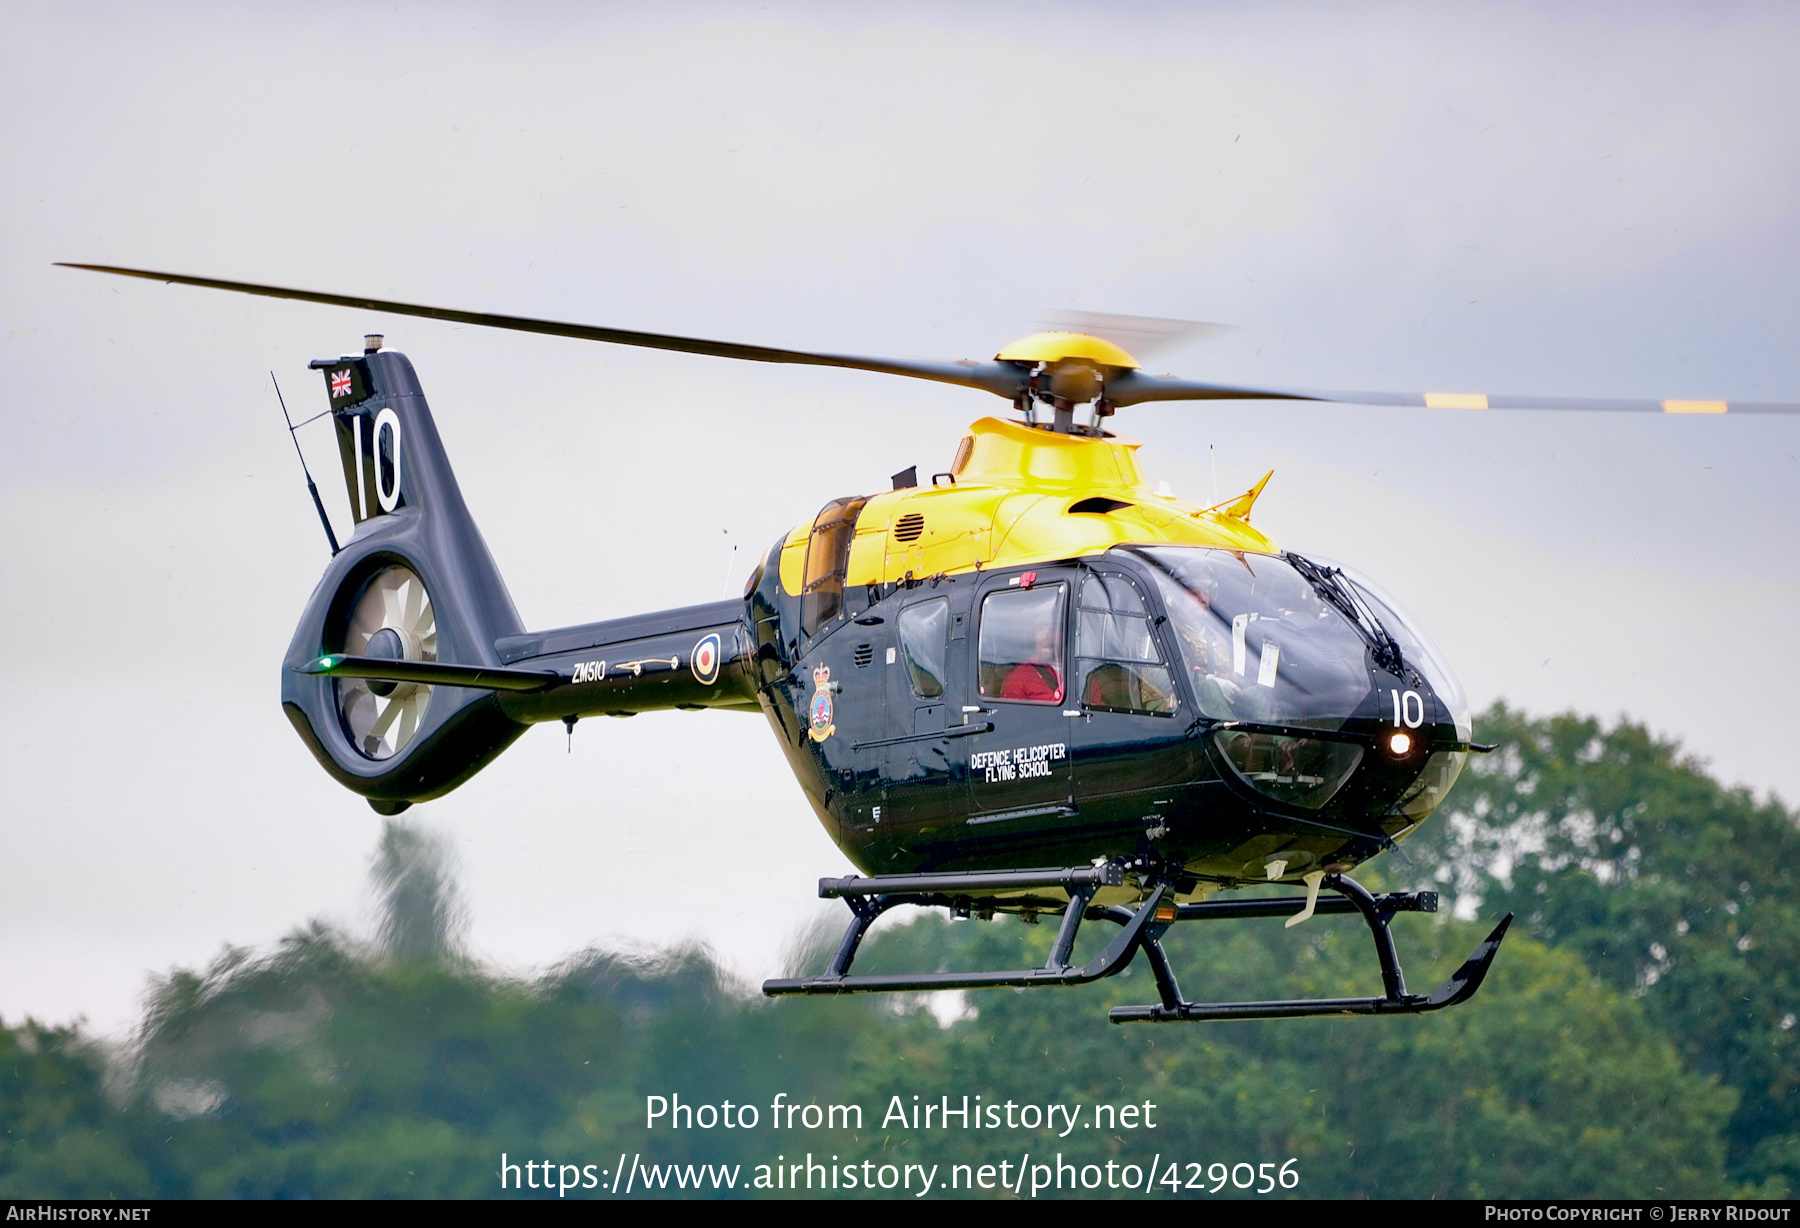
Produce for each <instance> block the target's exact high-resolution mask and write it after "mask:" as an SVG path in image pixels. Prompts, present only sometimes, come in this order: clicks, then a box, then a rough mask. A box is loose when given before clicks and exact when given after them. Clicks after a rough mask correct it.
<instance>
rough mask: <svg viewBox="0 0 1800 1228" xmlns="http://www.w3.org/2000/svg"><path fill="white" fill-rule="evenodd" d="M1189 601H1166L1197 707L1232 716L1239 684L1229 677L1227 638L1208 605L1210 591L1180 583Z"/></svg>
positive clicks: (1219, 716)
mask: <svg viewBox="0 0 1800 1228" xmlns="http://www.w3.org/2000/svg"><path fill="white" fill-rule="evenodd" d="M1184 587H1185V588H1186V589H1187V595H1188V596H1189V597H1191V598H1192V600H1191V601H1181V602H1177V601H1176V600H1175V599H1174V598H1171V599H1170V601H1169V612H1170V613H1171V614H1172V615H1174V618H1173V619H1172V620H1171V621H1173V623H1174V624H1175V631H1176V634H1177V635H1179V636H1180V637H1181V648H1182V652H1183V654H1184V655H1185V656H1186V657H1187V659H1188V665H1189V666H1190V668H1191V669H1192V670H1193V673H1194V691H1195V693H1196V697H1197V698H1198V699H1199V701H1200V710H1201V711H1202V712H1204V713H1205V714H1206V715H1208V716H1210V717H1212V718H1213V719H1215V720H1232V719H1235V718H1236V717H1237V715H1238V713H1237V707H1236V703H1235V702H1234V701H1235V700H1236V699H1237V698H1238V696H1239V694H1240V693H1241V688H1240V687H1239V686H1238V684H1237V682H1236V681H1235V680H1234V679H1233V678H1232V677H1231V664H1232V662H1231V642H1230V641H1229V640H1228V639H1226V638H1225V635H1224V633H1223V632H1222V631H1221V630H1220V629H1219V626H1218V617H1217V615H1215V614H1214V613H1213V609H1212V593H1211V591H1210V590H1209V589H1207V588H1206V587H1205V585H1203V584H1198V583H1192V582H1190V583H1189V584H1188V585H1185V586H1184Z"/></svg>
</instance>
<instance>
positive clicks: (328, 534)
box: [269, 371, 343, 558]
mask: <svg viewBox="0 0 1800 1228" xmlns="http://www.w3.org/2000/svg"><path fill="white" fill-rule="evenodd" d="M269 382H270V383H271V384H274V385H275V400H276V401H277V402H279V403H280V405H281V416H282V418H283V420H285V421H286V422H287V429H288V438H289V439H290V440H292V441H293V444H294V455H295V456H298V457H299V458H300V472H301V473H304V474H305V475H306V489H307V492H308V493H309V494H311V495H312V501H313V506H314V507H315V508H317V509H318V510H319V523H320V524H321V525H323V526H324V527H325V540H326V541H328V542H330V543H331V557H332V558H336V557H337V555H338V551H339V550H341V549H343V547H342V546H340V545H338V539H337V534H336V533H333V532H332V531H331V520H330V518H329V517H327V516H326V515H325V501H324V500H323V499H320V498H319V488H318V487H317V486H315V485H313V479H312V470H310V469H308V468H307V467H306V453H304V452H302V451H301V450H300V440H299V439H298V438H297V437H296V436H295V435H294V431H295V430H296V428H295V426H294V420H293V418H292V417H290V416H289V414H288V409H287V398H286V397H284V396H282V395H281V385H280V384H279V383H277V382H276V380H275V372H273V371H271V372H269ZM315 416H320V415H315ZM311 421H312V419H311V418H308V419H307V420H306V422H311ZM306 422H302V423H301V424H300V425H301V426H305V425H306Z"/></svg>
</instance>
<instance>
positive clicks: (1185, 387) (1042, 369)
mask: <svg viewBox="0 0 1800 1228" xmlns="http://www.w3.org/2000/svg"><path fill="white" fill-rule="evenodd" d="M62 267H65V268H73V269H88V270H91V271H93V272H96V273H114V274H118V275H120V276H123V277H140V278H145V279H148V280H151V281H165V282H174V283H177V284H180V285H189V286H204V287H207V288H210V289H215V290H231V291H235V292H237V293H240V294H256V295H262V296H264V297H267V298H286V299H298V300H301V301H303V302H311V303H324V304H328V305H331V306H336V307H354V308H359V309H361V310H364V311H378V312H383V313H386V314H389V315H408V316H422V317H424V318H426V319H432V320H447V321H450V322H453V323H458V324H477V325H481V326H482V327H486V328H505V329H511V330H513V331H515V332H528V333H544V334H546V335H549V336H555V337H573V338H577V339H580V340H586V341H607V342H611V343H613V344H615V345H634V346H642V347H646V348H649V349H658V350H677V351H680V352H682V353H688V354H711V355H714V356H716V357H719V358H737V359H743V360H745V361H749V362H775V363H794V364H799V365H803V366H818V367H843V368H847V369H851V370H857V371H877V372H881V373H883V374H887V375H904V376H908V377H910V378H913V379H925V380H933V381H935V382H938V383H945V384H958V385H961V386H963V387H966V388H978V389H980V390H981V391H983V392H991V393H993V394H994V395H996V396H999V397H1004V398H1005V399H1007V400H1009V401H1011V402H1012V403H1013V405H1014V407H1015V408H1017V409H1018V410H1019V411H1020V412H1021V413H1023V414H1025V415H1026V418H1027V419H1028V420H1033V421H1035V411H1036V407H1037V406H1038V405H1040V404H1042V405H1046V406H1048V407H1050V408H1051V410H1052V411H1053V417H1052V420H1051V421H1050V422H1049V423H1046V424H1045V425H1046V426H1047V427H1048V428H1049V429H1051V430H1056V431H1062V432H1073V433H1096V432H1098V431H1099V430H1100V423H1101V420H1102V419H1103V418H1105V417H1107V416H1109V415H1110V414H1111V413H1112V412H1113V410H1114V409H1116V408H1118V407H1121V406H1126V405H1140V404H1143V403H1145V402H1148V401H1243V400H1265V401H1267V400H1274V401H1322V402H1330V403H1336V404H1344V405H1393V406H1405V407H1410V408H1415V409H1456V410H1468V409H1541V410H1599V411H1607V412H1615V413H1621V412H1622V413H1664V414H1723V413H1728V412H1729V413H1740V414H1742V413H1750V414H1792V413H1800V403H1794V402H1771V401H1755V402H1744V401H1729V402H1727V401H1723V400H1703V399H1666V400H1650V399H1614V398H1597V397H1559V396H1518V395H1508V394H1490V393H1482V392H1346V391H1337V390H1330V389H1313V388H1268V387H1251V386H1246V385H1240V384H1215V383H1205V382H1199V381H1194V380H1184V379H1177V378H1175V377H1173V376H1154V375H1147V374H1145V373H1144V372H1143V371H1142V370H1141V369H1140V367H1139V363H1138V359H1137V358H1136V357H1134V355H1133V351H1132V350H1131V348H1130V347H1129V346H1128V345H1126V344H1124V342H1125V341H1126V340H1128V339H1129V338H1130V337H1131V336H1136V337H1138V339H1139V344H1140V345H1141V346H1143V345H1147V346H1148V347H1149V349H1147V350H1146V352H1149V350H1151V349H1155V348H1161V346H1162V345H1166V344H1181V343H1185V342H1187V341H1191V340H1196V339H1198V338H1200V337H1202V336H1205V335H1208V334H1210V333H1215V332H1217V331H1218V330H1219V329H1220V328H1221V327H1222V326H1220V325H1210V324H1202V323H1200V322H1198V321H1189V320H1166V319H1157V318H1152V317H1143V316H1106V315H1101V314H1098V313H1086V314H1079V315H1070V316H1068V317H1066V318H1067V319H1068V320H1069V321H1070V322H1071V323H1073V324H1084V325H1085V326H1086V327H1087V328H1088V329H1089V330H1090V331H1053V332H1045V333H1037V334H1034V335H1032V336H1030V337H1026V338H1022V339H1020V340H1019V341H1015V342H1013V343H1012V344H1011V345H1009V346H1007V347H1006V348H1004V349H1002V350H1001V351H1000V352H999V353H998V354H996V355H995V356H994V357H993V358H992V359H988V360H986V361H975V360H964V361H956V362H937V361H928V360H914V359H898V358H883V357H878V356H872V355H861V354H827V353H817V352H813V351H809V350H784V349H775V348H773V347H770V346H761V345H745V344H741V343H738V342H733V341H710V340H705V339H703V338H698V337H677V336H673V335H670V334H665V333H646V332H634V331H631V330H628V329H620V328H602V327H599V326H597V325H590V324H574V323H567V322H562V321H557V320H539V319H533V318H530V317H527V316H509V315H498V314H494V313H491V312H478V311H461V310H456V309H453V308H448V307H431V306H426V305H423V304H419V303H402V302H395V301H392V300H388V299H377V298H367V297H359V296H355V295H347V294H325V293H322V292H319V291H315V290H295V289H290V288H286V287H281V286H266V285H260V284H257V283H253V282H242V281H225V280H221V279H218V278H211V277H191V276H188V275H186V274H181V273H159V272H154V271H151V270H148V269H130V268H122V267H119V266H116V265H104V264H74V263H66V262H64V263H63V266H62ZM1089 402H1091V403H1092V404H1093V406H1094V411H1093V418H1092V420H1091V422H1089V423H1088V424H1086V425H1079V426H1078V425H1077V424H1076V422H1075V418H1074V409H1075V407H1076V406H1077V405H1082V404H1087V403H1089Z"/></svg>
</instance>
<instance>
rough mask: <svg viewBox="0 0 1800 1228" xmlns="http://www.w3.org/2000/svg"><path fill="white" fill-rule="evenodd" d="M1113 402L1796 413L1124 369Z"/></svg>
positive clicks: (1766, 407)
mask: <svg viewBox="0 0 1800 1228" xmlns="http://www.w3.org/2000/svg"><path fill="white" fill-rule="evenodd" d="M1106 399H1107V400H1109V401H1111V402H1112V403H1113V404H1115V405H1139V404H1142V403H1143V402H1146V401H1237V400H1245V401H1329V402H1333V403H1335V404H1339V405H1399V406H1407V407H1411V408H1413V409H1552V410H1569V409H1575V410H1599V411H1602V412H1612V413H1644V414H1723V413H1727V412H1729V413H1734V414H1800V404H1796V403H1793V402H1787V401H1730V402H1726V401H1679V400H1668V401H1649V400H1633V399H1622V398H1608V397H1533V396H1501V395H1493V396H1490V395H1488V394H1487V393H1484V392H1339V391H1335V390H1325V389H1317V388H1240V387H1234V386H1232V385H1229V384H1201V383H1195V382H1194V381H1192V380H1181V379H1173V378H1165V377H1159V376H1155V375H1145V374H1143V373H1142V372H1141V371H1128V372H1126V373H1124V374H1123V375H1120V376H1118V377H1116V378H1114V379H1112V380H1110V381H1109V382H1108V383H1107V385H1106Z"/></svg>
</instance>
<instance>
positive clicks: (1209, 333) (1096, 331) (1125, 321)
mask: <svg viewBox="0 0 1800 1228" xmlns="http://www.w3.org/2000/svg"><path fill="white" fill-rule="evenodd" d="M1044 317H1045V319H1044V323H1046V324H1048V325H1049V326H1050V327H1052V328H1060V329H1065V330H1067V331H1069V332H1076V333H1088V334H1090V335H1092V336H1095V337H1104V338H1105V339H1106V340H1108V341H1110V342H1112V343H1113V344H1114V345H1116V346H1118V347H1120V348H1121V349H1123V350H1125V351H1126V352H1127V353H1129V354H1130V355H1131V356H1132V357H1133V358H1135V359H1137V360H1138V361H1139V362H1140V363H1141V362H1144V361H1145V360H1147V359H1151V358H1155V357H1156V356H1157V355H1159V354H1167V353H1171V352H1173V351H1175V350H1179V349H1181V348H1183V347H1184V346H1188V345H1192V344H1194V343H1195V342H1198V341H1204V340H1206V339H1207V338H1209V337H1217V336H1219V335H1220V334H1222V333H1229V332H1235V331H1237V330H1236V329H1234V328H1233V327H1232V326H1231V325H1229V324H1212V323H1208V322H1207V321H1205V320H1171V319H1167V318H1165V317H1163V316H1127V315H1119V314H1118V313H1117V312H1111V311H1062V310H1055V311H1046V312H1045V313H1044Z"/></svg>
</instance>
